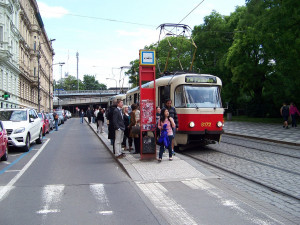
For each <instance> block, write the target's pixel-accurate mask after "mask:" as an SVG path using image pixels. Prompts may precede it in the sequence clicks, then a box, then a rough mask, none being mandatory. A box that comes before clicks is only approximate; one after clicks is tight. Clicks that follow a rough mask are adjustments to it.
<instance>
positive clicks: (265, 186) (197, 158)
mask: <svg viewBox="0 0 300 225" xmlns="http://www.w3.org/2000/svg"><path fill="white" fill-rule="evenodd" d="M205 148H206V149H207V150H209V151H213V152H217V153H218V154H223V155H227V156H229V157H234V158H236V159H237V160H247V161H248V162H250V163H256V164H259V165H261V166H267V167H271V168H273V169H276V170H280V171H283V172H285V173H290V174H293V175H296V176H300V173H297V172H294V171H290V170H285V169H283V168H279V167H276V166H270V165H268V164H265V163H261V162H257V161H255V160H251V159H247V158H244V157H240V156H236V155H234V154H230V153H224V152H222V151H218V150H215V149H211V148H207V147H205ZM181 154H183V155H185V156H187V157H190V158H193V159H195V160H196V161H200V162H202V163H205V164H207V165H209V166H212V167H214V168H217V169H220V170H222V171H225V172H227V173H229V174H231V175H235V176H237V177H240V178H243V179H245V180H247V181H250V182H253V183H255V184H257V185H260V186H262V187H264V188H267V189H268V190H270V191H272V192H274V193H278V194H281V195H283V196H286V197H289V198H291V199H294V200H297V201H300V197H299V196H296V195H294V194H291V193H289V192H287V191H285V190H281V189H280V188H277V187H274V186H272V185H270V184H267V183H266V182H263V181H261V180H259V179H256V178H254V177H251V175H247V174H243V172H236V171H234V170H233V169H232V168H227V167H226V166H222V165H220V164H218V163H215V162H213V161H210V160H207V159H204V158H201V156H202V155H201V154H198V155H194V154H191V153H189V152H188V151H183V152H181Z"/></svg>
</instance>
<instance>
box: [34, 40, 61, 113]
mask: <svg viewBox="0 0 300 225" xmlns="http://www.w3.org/2000/svg"><path fill="white" fill-rule="evenodd" d="M55 40H56V39H50V40H49V41H46V42H43V43H39V47H38V53H37V59H38V111H39V112H40V111H41V102H40V58H41V45H43V44H45V43H49V42H50V43H52V42H53V41H55ZM49 86H50V75H49ZM49 98H50V96H49Z"/></svg>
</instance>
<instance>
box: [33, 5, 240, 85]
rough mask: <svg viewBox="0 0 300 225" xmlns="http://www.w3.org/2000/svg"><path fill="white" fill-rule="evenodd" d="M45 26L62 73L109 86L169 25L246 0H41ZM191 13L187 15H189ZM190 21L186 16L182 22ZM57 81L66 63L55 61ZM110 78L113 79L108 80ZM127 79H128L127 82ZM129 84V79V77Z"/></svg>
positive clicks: (198, 20)
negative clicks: (88, 78)
mask: <svg viewBox="0 0 300 225" xmlns="http://www.w3.org/2000/svg"><path fill="white" fill-rule="evenodd" d="M37 3H38V6H39V10H40V13H41V15H42V19H43V22H44V26H45V30H46V32H47V35H48V38H49V39H56V40H55V41H53V43H52V47H53V48H54V52H55V55H54V64H56V63H59V62H64V63H65V65H63V66H62V76H63V77H64V74H65V73H69V74H70V75H72V76H75V77H76V76H77V59H76V53H77V52H78V53H79V64H78V65H79V66H78V67H79V69H78V71H79V72H78V74H79V79H81V80H83V75H85V74H89V75H95V77H96V79H97V80H98V81H99V82H100V83H104V84H106V85H107V86H108V87H115V86H116V83H117V86H118V87H119V80H120V79H123V78H124V77H125V76H124V72H125V71H126V69H123V70H120V67H124V66H129V64H130V62H131V61H133V60H135V59H138V58H139V50H140V49H143V48H144V46H146V45H150V44H152V43H156V42H157V41H158V40H159V31H160V30H159V29H157V27H158V26H159V25H160V24H163V23H175V24H176V23H179V22H180V23H182V24H186V25H188V26H190V27H191V28H192V29H193V27H194V26H197V25H201V24H202V23H203V19H204V17H205V16H208V15H210V13H211V12H212V11H213V10H215V11H217V12H218V13H220V14H221V15H230V13H232V12H234V11H235V8H236V6H242V5H245V0H204V1H203V0H184V1H183V0H163V1H162V0H151V1H144V0H85V1H82V0H38V1H37ZM185 17H186V18H185ZM182 19H184V20H182ZM53 75H54V79H55V80H59V79H60V78H61V67H60V66H59V65H53ZM106 78H110V79H106ZM121 83H122V82H121ZM124 86H128V78H127V77H125V78H124Z"/></svg>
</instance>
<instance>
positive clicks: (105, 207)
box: [90, 184, 113, 215]
mask: <svg viewBox="0 0 300 225" xmlns="http://www.w3.org/2000/svg"><path fill="white" fill-rule="evenodd" d="M90 190H91V192H92V194H93V195H94V197H95V198H96V199H97V200H98V201H99V202H100V204H99V214H101V215H112V214H113V211H110V210H109V209H110V206H109V200H108V198H107V196H106V192H105V188H104V184H91V185H90Z"/></svg>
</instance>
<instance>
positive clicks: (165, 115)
mask: <svg viewBox="0 0 300 225" xmlns="http://www.w3.org/2000/svg"><path fill="white" fill-rule="evenodd" d="M165 124H166V126H167V127H166V128H167V134H168V138H169V145H168V146H166V148H167V149H168V150H169V160H172V159H173V158H172V140H173V138H174V136H173V129H172V128H174V127H175V122H174V120H173V118H172V117H170V116H169V111H168V109H166V108H164V109H162V110H161V114H160V120H159V121H158V128H159V129H160V130H162V129H163V126H164V125H165ZM164 150H165V145H164V144H162V145H161V146H160V150H159V158H158V161H159V162H161V160H162V156H163V153H164Z"/></svg>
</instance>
